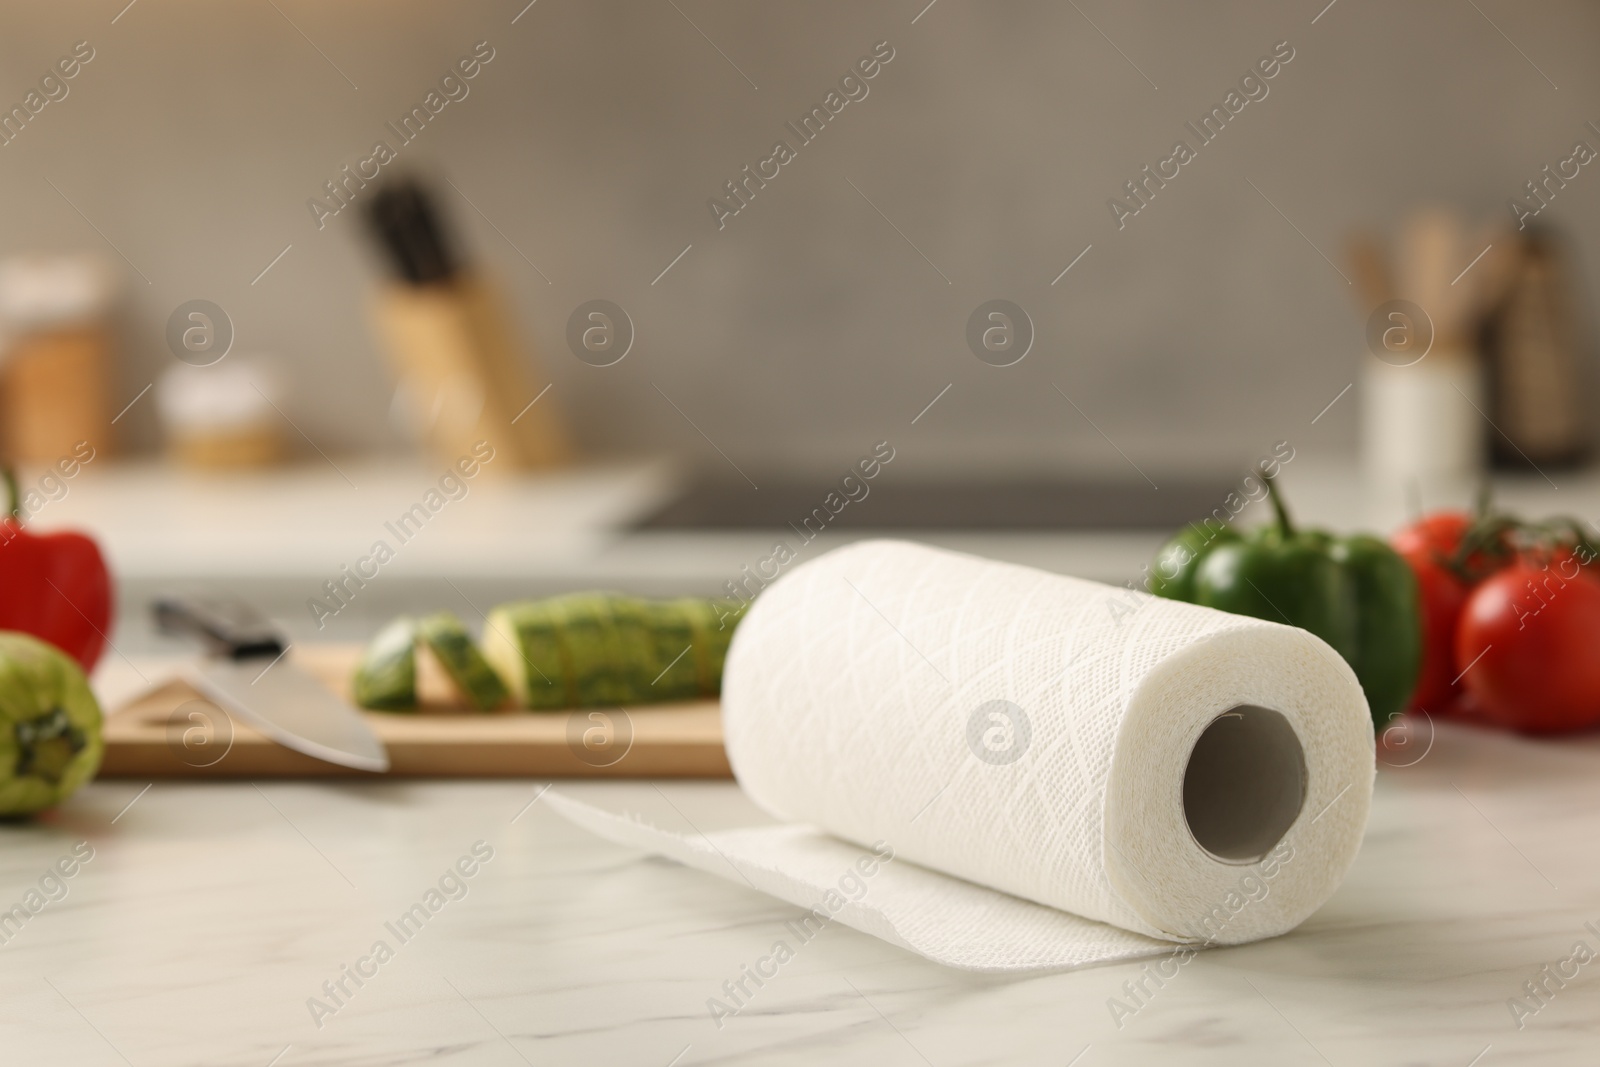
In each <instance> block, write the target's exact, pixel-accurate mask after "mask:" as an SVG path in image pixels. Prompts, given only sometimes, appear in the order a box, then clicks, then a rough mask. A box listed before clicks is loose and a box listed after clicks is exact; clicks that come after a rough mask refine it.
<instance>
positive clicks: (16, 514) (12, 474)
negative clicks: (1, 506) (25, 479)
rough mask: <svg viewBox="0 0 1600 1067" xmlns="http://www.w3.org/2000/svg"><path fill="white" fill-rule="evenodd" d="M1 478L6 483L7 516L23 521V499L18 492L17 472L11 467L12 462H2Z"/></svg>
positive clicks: (0, 465)
mask: <svg viewBox="0 0 1600 1067" xmlns="http://www.w3.org/2000/svg"><path fill="white" fill-rule="evenodd" d="M0 478H3V479H5V483H6V516H7V517H8V518H13V519H16V520H17V521H18V522H20V521H22V499H21V495H20V494H19V493H18V492H17V472H16V471H14V470H12V469H11V464H9V463H6V464H0Z"/></svg>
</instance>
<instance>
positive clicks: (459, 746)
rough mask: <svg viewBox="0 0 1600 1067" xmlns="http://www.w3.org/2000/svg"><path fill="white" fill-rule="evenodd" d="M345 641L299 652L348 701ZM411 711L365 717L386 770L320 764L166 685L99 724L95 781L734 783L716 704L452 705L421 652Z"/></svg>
mask: <svg viewBox="0 0 1600 1067" xmlns="http://www.w3.org/2000/svg"><path fill="white" fill-rule="evenodd" d="M360 654H361V649H360V648H359V647H358V646H353V645H320V646H309V647H305V648H300V647H298V646H297V647H296V648H295V649H294V650H293V651H292V652H291V653H290V656H291V657H292V658H293V660H294V661H295V662H296V663H297V664H298V665H299V666H300V667H302V668H303V669H305V670H307V671H309V672H310V673H311V674H313V675H315V676H316V677H318V678H320V679H321V680H322V681H324V682H326V683H327V685H328V687H329V688H330V689H332V690H334V691H335V692H337V693H339V694H341V695H343V696H344V697H345V698H346V699H348V698H349V695H350V694H349V681H350V676H351V673H352V672H353V671H354V670H355V665H356V662H357V660H358V659H359V657H360ZM418 692H419V694H420V696H421V699H422V708H421V709H420V710H419V711H417V712H415V713H405V714H402V713H396V712H382V711H364V712H362V715H364V716H365V717H366V720H367V722H368V723H370V724H371V726H372V728H373V731H374V732H375V733H377V735H378V737H379V739H380V740H382V741H383V743H384V745H385V746H386V747H387V748H388V750H389V763H390V768H389V771H388V772H387V774H382V775H376V774H371V773H368V772H366V771H357V770H352V769H350V768H348V767H340V766H338V765H337V764H333V763H325V762H323V761H322V760H318V759H313V758H311V757H310V756H306V755H302V754H301V753H299V752H295V751H294V750H293V749H288V748H284V747H283V746H282V745H279V744H277V743H276V742H274V741H271V740H269V739H267V738H266V737H265V736H263V735H262V734H260V733H257V732H256V731H255V730H253V729H251V728H250V727H249V726H248V725H246V724H244V723H243V722H241V721H239V720H238V719H236V718H233V717H232V716H230V715H228V714H227V712H225V711H223V710H222V709H221V708H218V707H217V706H216V705H215V704H213V703H211V702H210V701H208V700H206V699H205V698H204V697H202V696H201V695H200V694H199V693H197V692H196V691H195V690H194V689H192V688H190V687H189V685H188V684H186V683H185V682H182V681H177V680H174V681H170V682H168V683H166V684H163V685H161V686H159V687H157V688H155V689H152V690H151V691H149V692H147V693H145V694H144V695H142V696H140V697H138V698H136V699H134V700H132V701H131V702H129V703H128V704H126V705H124V706H122V707H121V708H119V709H117V710H116V711H114V712H112V713H111V714H110V715H109V716H108V717H107V719H106V723H105V739H106V753H105V760H104V762H103V763H102V764H101V767H100V774H99V776H100V777H101V778H146V779H149V778H311V777H316V778H323V777H341V778H368V779H371V778H384V777H391V778H394V777H398V778H524V777H538V778H547V777H564V778H577V777H584V778H587V777H612V778H731V777H732V776H733V774H732V770H731V769H730V768H729V766H728V757H727V753H726V752H725V751H724V750H723V747H722V714H721V709H720V707H719V706H718V704H717V702H716V701H714V700H711V701H700V702H696V703H692V704H658V705H653V706H640V707H630V708H581V709H577V710H574V711H570V712H547V711H538V712H535V711H519V710H507V711H494V712H478V711H473V710H471V709H468V708H465V707H460V706H452V704H451V700H452V697H453V694H452V693H451V691H450V688H449V684H448V683H447V682H446V681H444V679H443V678H442V677H441V676H440V675H439V674H438V672H437V669H436V668H434V667H432V666H431V665H430V663H429V661H428V659H427V658H426V657H419V663H418Z"/></svg>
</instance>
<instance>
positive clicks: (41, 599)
mask: <svg viewBox="0 0 1600 1067" xmlns="http://www.w3.org/2000/svg"><path fill="white" fill-rule="evenodd" d="M0 477H3V478H4V480H5V487H6V493H7V494H8V497H7V503H8V508H7V511H6V513H5V517H4V518H0V630H20V631H21V632H23V633H26V634H32V635H33V636H35V637H37V638H40V639H41V640H44V641H48V642H50V643H51V644H52V645H55V646H56V647H57V648H59V649H61V650H62V651H63V652H65V653H66V654H67V655H69V656H71V657H72V658H73V659H75V660H77V661H78V663H79V664H80V665H81V666H82V667H83V669H84V672H85V673H88V672H89V671H91V670H93V669H94V665H95V663H96V662H97V661H98V660H99V659H100V653H101V652H103V651H105V646H106V644H107V643H108V641H109V638H108V636H107V635H108V634H109V633H110V631H111V619H112V596H111V572H110V571H109V570H107V569H106V561H105V559H104V557H102V556H101V555H100V549H99V547H98V546H97V545H96V544H95V543H94V541H93V540H91V539H90V538H88V537H86V536H85V535H83V534H81V533H76V532H73V531H71V530H66V531H62V532H60V533H51V534H34V533H31V532H30V531H28V530H26V529H24V528H23V525H22V512H21V508H20V507H19V506H18V497H17V479H16V475H15V474H13V473H12V471H11V469H10V468H9V467H7V468H3V469H0Z"/></svg>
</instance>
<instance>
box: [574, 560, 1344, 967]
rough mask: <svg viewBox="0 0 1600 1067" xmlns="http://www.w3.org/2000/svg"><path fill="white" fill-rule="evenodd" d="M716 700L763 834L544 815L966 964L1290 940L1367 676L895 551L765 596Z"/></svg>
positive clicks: (1024, 581) (1197, 625)
mask: <svg viewBox="0 0 1600 1067" xmlns="http://www.w3.org/2000/svg"><path fill="white" fill-rule="evenodd" d="M722 701H723V727H724V733H725V736H726V743H727V747H728V756H729V759H730V761H731V763H732V765H733V769H734V774H735V776H736V777H737V778H738V780H739V784H740V785H741V786H742V787H743V789H744V790H745V792H746V793H747V794H748V795H749V796H750V797H751V798H752V799H753V800H754V801H755V802H756V804H758V805H759V806H760V807H762V808H764V809H765V810H766V811H768V812H769V813H771V814H772V815H774V816H776V817H777V818H778V819H779V820H781V823H782V825H779V826H773V827H761V828H754V829H743V830H735V831H725V832H722V833H713V834H709V835H706V834H699V833H695V834H687V835H682V834H674V833H668V832H666V831H662V830H658V829H655V828H654V827H651V826H647V825H644V824H642V823H640V822H638V821H637V820H634V819H629V818H626V817H622V816H617V815H613V814H610V813H607V812H602V811H600V810H598V809H595V808H592V807H590V806H588V805H584V804H580V803H578V802H576V801H573V800H571V799H570V798H566V797H555V796H553V797H552V800H553V802H554V804H555V805H556V807H557V808H558V809H559V810H561V811H562V812H563V813H564V814H566V815H567V816H568V817H569V818H572V819H574V820H575V821H577V822H579V823H581V824H583V825H585V826H588V827H590V828H591V829H593V830H595V831H596V832H599V833H601V834H603V835H605V836H608V837H611V838H613V839H615V840H619V841H623V842H626V843H629V844H632V845H636V846H639V847H644V848H648V849H650V850H652V851H656V852H659V853H663V854H666V855H670V856H673V857H674V858H677V859H679V860H682V861H683V862H686V863H689V864H692V865H694V866H698V867H702V868H704V869H706V870H710V871H713V872H715V873H718V874H721V875H723V876H725V877H730V878H734V879H739V880H743V881H745V882H748V883H750V884H751V885H753V886H755V887H756V888H759V889H761V890H763V891H765V892H770V893H772V894H774V895H776V896H780V897H782V898H784V899H786V900H789V901H791V902H793V903H795V904H798V905H800V906H801V907H803V908H807V909H811V910H812V912H813V916H814V917H816V920H815V921H819V922H820V921H831V920H835V919H836V920H838V921H840V922H842V923H845V924H847V925H851V926H855V927H858V928H860V929H863V930H866V931H868V932H869V933H873V934H876V935H877V936H880V937H883V938H885V939H886V940H890V941H893V942H895V943H897V944H900V945H903V946H905V947H907V948H910V949H912V950H913V951H916V952H919V953H921V954H922V955H925V956H927V957H928V958H930V959H933V960H936V961H938V962H941V963H945V964H948V965H951V966H955V967H962V968H966V969H972V970H984V971H1015V970H1027V969H1034V968H1067V967H1074V966H1082V965H1086V964H1090V963H1100V962H1107V961H1111V960H1118V959H1129V958H1134V957H1138V956H1144V955H1153V954H1156V953H1159V952H1164V951H1170V950H1171V949H1172V948H1173V944H1174V943H1199V944H1236V943H1239V942H1244V941H1251V940H1256V939H1258V938H1263V937H1271V936H1274V935H1277V934H1281V933H1284V932H1286V931H1288V930H1291V929H1293V928H1294V927H1295V926H1297V925H1298V924H1299V923H1300V922H1301V921H1303V920H1304V919H1305V918H1306V917H1307V916H1309V915H1310V914H1311V913H1312V912H1313V911H1315V910H1316V909H1317V908H1318V907H1320V906H1321V905H1322V903H1323V902H1324V901H1326V900H1327V899H1328V897H1329V896H1330V895H1331V894H1332V893H1333V891H1334V889H1335V888H1337V886H1338V884H1339V882H1340V880H1341V879H1342V878H1343V876H1344V873H1345V871H1346V869H1347V868H1348V867H1349V865H1350V863H1351V862H1352V860H1353V859H1354V858H1355V854H1356V851H1357V849H1358V848H1359V846H1360V843H1361V836H1362V832H1363V830H1364V829H1365V826H1366V820H1367V811H1368V808H1369V805H1370V802H1371V795H1372V782H1373V772H1374V758H1373V736H1372V725H1371V719H1370V717H1369V716H1368V712H1367V706H1366V701H1365V698H1364V697H1363V696H1362V692H1361V688H1360V684H1359V683H1358V682H1357V681H1356V678H1355V675H1354V674H1353V673H1352V672H1351V670H1350V668H1349V667H1348V666H1347V665H1346V664H1345V663H1344V661H1343V660H1342V659H1341V658H1340V657H1339V656H1338V654H1337V653H1335V652H1334V651H1333V650H1332V648H1330V647H1329V646H1328V645H1327V644H1325V643H1324V642H1323V641H1321V640H1320V639H1318V638H1316V637H1313V636H1312V635H1311V634H1309V633H1307V632H1305V631H1304V630H1300V629H1296V628H1293V627H1289V626H1284V625H1279V624H1277V623H1272V622H1264V621H1262V620H1259V619H1251V618H1246V617H1244V616H1238V615H1229V614H1225V613H1223V612H1218V611H1214V610H1211V609H1209V608H1202V607H1196V606H1193V605H1189V604H1181V603H1176V602H1173V601H1168V600H1162V599H1158V598H1155V597H1151V596H1149V595H1146V594H1139V593H1134V592H1131V591H1129V590H1126V589H1118V588H1115V587H1111V586H1105V585H1100V584H1097V583H1094V582H1087V581H1081V580H1078V579H1075V578H1067V577H1061V576H1058V575H1053V574H1047V573H1044V572H1041V571H1037V570H1032V569H1030V568H1026V567H1020V566H1015V565H1012V564H1006V563H998V562H993V561H989V560H983V559H978V558H975V557H971V556H966V555H960V554H957V553H953V552H946V551H941V550H937V549H932V548H927V547H923V546H919V545H915V544H910V543H905V542H896V541H867V542H860V543H857V544H855V545H851V546H849V547H846V548H841V549H838V550H836V551H834V552H830V553H828V554H826V555H823V556H820V557H818V558H817V559H815V560H813V561H811V562H809V563H807V564H804V565H801V566H799V567H796V568H795V569H794V570H793V571H792V572H790V573H789V574H787V575H785V576H783V577H782V578H780V579H778V580H777V581H776V582H775V583H774V584H772V585H771V586H770V587H769V588H767V589H766V590H764V591H763V592H762V593H761V594H760V596H758V597H757V598H756V600H755V602H754V603H753V604H752V605H751V607H750V608H749V609H748V611H747V613H746V617H745V618H744V620H743V621H742V622H741V623H740V625H739V629H738V632H737V633H736V634H735V636H734V640H733V646H732V648H731V649H730V651H729V655H728V661H727V666H726V669H725V673H724V679H723V698H722ZM869 871H870V874H868V873H867V872H869ZM851 872H856V873H854V874H851ZM858 887H859V891H858Z"/></svg>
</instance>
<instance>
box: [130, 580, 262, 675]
mask: <svg viewBox="0 0 1600 1067" xmlns="http://www.w3.org/2000/svg"><path fill="white" fill-rule="evenodd" d="M151 611H152V612H153V614H154V615H155V621H156V628H157V629H158V630H160V631H161V632H162V633H166V634H178V635H186V636H190V637H198V638H200V639H201V640H202V641H204V642H205V643H206V646H207V648H208V650H209V651H210V652H211V653H212V654H213V655H216V656H222V657H225V658H227V659H236V660H237V659H252V658H254V657H257V656H278V655H282V654H283V652H284V650H285V649H287V648H288V645H287V643H286V642H285V641H284V639H283V636H282V635H281V634H280V633H279V632H278V631H277V630H276V629H275V628H274V627H273V625H272V624H271V623H270V622H268V621H267V619H266V617H265V616H264V615H262V614H261V613H260V612H258V611H256V610H255V609H254V608H252V607H251V606H250V605H249V604H246V603H245V602H244V601H242V600H237V599H234V598H232V597H186V596H164V597H159V598H157V600H156V602H155V604H154V605H152V607H151Z"/></svg>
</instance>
